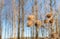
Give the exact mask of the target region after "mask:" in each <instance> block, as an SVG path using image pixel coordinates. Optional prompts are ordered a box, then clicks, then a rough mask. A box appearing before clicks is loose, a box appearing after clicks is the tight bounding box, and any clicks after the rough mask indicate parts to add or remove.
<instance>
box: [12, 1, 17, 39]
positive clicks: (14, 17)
mask: <svg viewBox="0 0 60 39" xmlns="http://www.w3.org/2000/svg"><path fill="white" fill-rule="evenodd" d="M15 2H16V1H15V0H12V8H13V35H14V39H16V4H15Z"/></svg>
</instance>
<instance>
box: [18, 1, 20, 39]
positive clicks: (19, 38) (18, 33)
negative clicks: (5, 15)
mask: <svg viewBox="0 0 60 39" xmlns="http://www.w3.org/2000/svg"><path fill="white" fill-rule="evenodd" d="M18 39H20V0H19V6H18Z"/></svg>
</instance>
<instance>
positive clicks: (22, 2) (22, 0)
mask: <svg viewBox="0 0 60 39" xmlns="http://www.w3.org/2000/svg"><path fill="white" fill-rule="evenodd" d="M21 5H22V39H24V0H21Z"/></svg>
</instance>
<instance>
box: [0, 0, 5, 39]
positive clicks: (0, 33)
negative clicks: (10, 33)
mask: <svg viewBox="0 0 60 39" xmlns="http://www.w3.org/2000/svg"><path fill="white" fill-rule="evenodd" d="M3 6H4V0H1V1H0V39H2V18H1V17H2V12H1V11H2V9H3Z"/></svg>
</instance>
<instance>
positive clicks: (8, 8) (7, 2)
mask: <svg viewBox="0 0 60 39" xmlns="http://www.w3.org/2000/svg"><path fill="white" fill-rule="evenodd" d="M48 1H49V0H48ZM17 3H18V0H16V4H17ZM33 3H34V2H33V1H31V0H27V3H26V4H25V6H24V10H25V13H26V15H25V17H27V16H28V14H30V13H32V5H33ZM40 3H42V8H41V9H42V10H40ZM16 6H17V5H16ZM43 6H44V0H38V7H39V10H40V11H42V12H41V13H42V14H44V11H43V9H44V7H43ZM56 6H57V8H58V7H60V0H56ZM9 12H10V13H13V12H12V0H4V7H3V10H2V13H3V15H4V16H3V17H4V18H3V17H2V18H3V20H2V21H3V32H2V38H4V37H5V28H6V37H9V35H10V34H9V35H8V33H9V32H10V31H11V30H12V28H10V27H12V26H11V25H10V23H9V22H8V20H6V13H9ZM10 15H11V14H10ZM26 19H27V18H25V19H24V22H25V24H24V26H25V27H24V30H25V32H24V33H25V36H29V37H30V36H31V28H28V27H27V21H26ZM8 29H10V31H9V30H8ZM39 30H40V31H39V36H42V35H41V29H39ZM45 32H46V31H45ZM11 33H12V32H11ZM27 33H28V34H27ZM44 35H45V34H44Z"/></svg>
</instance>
